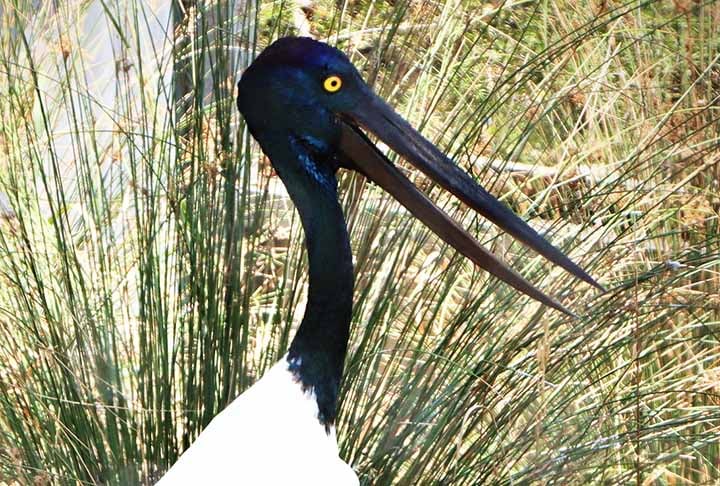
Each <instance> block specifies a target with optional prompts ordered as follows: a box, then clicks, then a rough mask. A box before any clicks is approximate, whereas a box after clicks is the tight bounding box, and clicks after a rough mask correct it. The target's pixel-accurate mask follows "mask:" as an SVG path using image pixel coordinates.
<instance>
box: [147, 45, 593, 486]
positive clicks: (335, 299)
mask: <svg viewBox="0 0 720 486" xmlns="http://www.w3.org/2000/svg"><path fill="white" fill-rule="evenodd" d="M238 91H239V94H238V98H237V105H238V109H239V110H240V112H241V113H242V115H243V116H244V118H245V121H246V122H247V126H248V128H249V130H250V133H251V134H252V135H253V136H254V137H255V139H256V140H257V141H258V142H259V143H260V146H261V147H262V150H263V151H264V152H265V154H266V155H267V156H268V157H269V159H270V161H271V163H272V165H273V167H274V168H275V170H276V172H277V173H278V175H279V176H280V179H281V180H282V181H283V183H284V184H285V186H286V188H287V191H288V193H289V194H290V197H291V198H292V200H293V202H294V204H295V206H296V207H297V210H298V213H299V214H300V219H301V221H302V225H303V228H304V230H305V237H306V244H307V251H308V260H309V272H310V274H309V289H308V302H307V308H306V311H305V315H304V317H303V319H302V322H301V324H300V327H299V329H298V331H297V334H296V335H295V337H294V339H293V341H292V344H291V345H290V349H289V350H288V353H287V355H285V356H284V357H283V358H282V359H281V360H280V362H279V363H277V364H276V365H275V366H274V367H273V368H271V369H270V371H268V372H267V373H266V374H265V375H264V376H263V377H262V378H261V379H260V380H259V381H258V382H257V383H256V384H255V385H253V386H252V387H251V388H250V389H248V390H247V391H246V392H245V393H243V394H242V395H240V396H239V397H238V398H237V399H235V401H233V402H232V403H231V404H230V405H229V406H228V407H227V408H226V409H225V410H223V411H222V412H221V413H220V414H219V415H218V416H217V417H215V418H214V419H213V421H212V422H211V423H210V424H209V425H208V426H207V428H206V429H205V430H204V431H203V432H202V434H200V436H199V437H198V438H197V440H196V441H195V442H194V443H193V444H192V446H191V447H190V448H189V449H188V450H187V451H185V453H184V454H183V455H182V456H181V457H180V459H179V460H178V462H177V463H176V464H175V465H174V466H173V467H172V468H171V469H170V471H168V473H167V474H166V475H165V476H164V477H163V479H162V480H161V481H160V483H159V484H161V485H162V486H173V485H181V484H182V485H291V484H296V485H328V486H330V485H332V486H339V485H353V484H358V479H357V476H356V475H355V473H354V472H353V470H352V468H351V467H350V466H349V465H347V464H346V463H345V462H343V461H342V460H341V459H340V457H339V456H338V449H337V442H336V439H335V428H334V422H335V415H336V403H337V397H338V390H339V388H340V382H341V379H342V372H343V361H344V359H345V353H346V349H347V345H348V337H349V331H350V318H351V310H352V298H353V265H352V255H351V251H350V240H349V237H348V232H347V229H346V225H345V219H344V217H343V212H342V208H341V206H340V204H339V202H338V195H337V179H336V173H337V171H338V169H340V168H343V169H350V170H355V171H358V172H360V173H362V174H363V175H364V176H365V177H367V178H368V179H370V180H371V181H373V182H374V183H376V184H377V185H378V186H380V187H382V188H383V189H384V190H386V191H387V192H389V193H390V194H391V195H392V196H393V197H395V198H396V199H397V200H398V201H399V202H400V203H401V204H402V205H403V206H405V207H406V208H407V209H408V210H409V211H410V212H411V213H412V214H413V215H415V216H416V217H417V218H419V219H420V220H422V221H423V222H424V223H425V224H426V225H427V226H428V227H429V228H430V229H432V230H433V232H435V233H436V234H437V235H438V236H440V237H441V238H442V239H443V240H445V241H446V242H447V243H449V244H450V245H452V246H453V247H454V248H456V249H457V250H458V251H459V252H461V253H462V254H464V255H466V256H467V257H468V258H470V259H471V260H472V261H473V262H475V264H477V265H478V266H480V267H482V268H484V269H485V270H487V271H489V272H490V273H492V274H493V275H495V276H496V277H498V278H500V279H501V280H504V281H505V282H507V283H508V284H510V285H512V286H513V287H515V288H516V289H517V290H519V291H521V292H523V293H525V294H527V295H529V296H531V297H533V298H534V299H537V300H538V301H540V302H542V303H544V304H547V305H549V306H551V307H554V308H555V309H558V310H560V311H563V312H566V313H567V312H568V311H567V310H566V309H565V308H564V307H563V306H562V305H561V304H560V303H559V302H557V301H556V300H555V299H553V298H551V297H548V296H547V295H545V294H543V293H542V292H541V291H539V290H537V289H536V288H535V287H533V286H532V285H531V284H530V283H528V282H527V281H526V280H525V279H524V278H523V277H521V276H520V275H519V274H518V273H517V272H515V271H514V270H512V269H511V268H509V267H508V266H507V265H505V264H504V263H503V262H501V261H500V260H498V259H497V258H496V257H495V256H493V254H491V253H490V252H488V251H487V250H485V249H484V248H483V247H482V246H480V245H479V244H478V243H477V242H476V241H475V240H474V239H473V237H471V236H470V235H469V234H468V233H467V232H466V231H465V230H463V229H462V228H461V227H460V226H459V225H458V224H457V223H456V222H454V221H453V220H452V219H450V218H449V217H448V216H447V215H446V214H445V213H444V212H443V211H442V210H440V209H439V208H438V207H437V206H435V205H434V204H433V203H432V202H431V201H430V200H429V199H428V198H427V197H425V196H424V195H423V194H422V193H421V192H420V191H419V190H418V189H417V188H415V186H413V185H412V184H411V183H410V181H409V180H408V179H407V178H406V177H405V176H404V175H403V174H402V173H401V172H400V171H399V170H398V169H397V168H396V167H395V166H394V165H393V164H392V163H391V162H390V161H389V160H388V159H387V158H386V157H385V156H384V155H383V153H382V152H380V151H379V150H378V149H377V148H376V147H375V145H373V144H372V143H371V142H370V140H369V139H368V137H367V136H366V135H365V132H364V131H363V130H367V131H368V132H370V133H372V134H374V135H375V136H376V137H378V138H379V139H381V140H383V141H384V142H385V143H387V145H389V146H390V147H391V148H392V149H393V150H395V151H396V152H397V153H398V154H399V155H401V156H402V157H403V158H405V159H406V160H407V161H408V162H410V163H411V164H413V165H415V166H416V167H417V168H419V169H420V170H422V171H423V172H424V173H425V174H427V176H428V177H430V178H431V179H433V180H434V181H436V182H437V183H439V184H440V185H441V186H442V187H444V188H445V189H447V190H449V191H451V192H452V193H453V194H454V195H455V196H456V197H458V198H459V199H461V200H462V201H464V202H465V203H466V204H468V205H469V206H470V207H472V208H473V209H475V210H476V211H478V212H480V213H481V214H483V215H484V216H485V217H487V218H488V219H490V220H491V221H493V222H494V223H495V224H497V225H498V226H500V227H501V228H503V229H504V230H505V231H507V232H508V233H509V234H510V235H512V236H513V237H515V238H516V239H518V240H520V241H522V242H523V243H525V244H526V245H528V246H529V247H531V248H533V249H534V250H536V251H537V252H538V253H540V254H542V255H544V256H545V257H546V258H548V259H549V260H550V261H552V262H554V263H555V264H557V265H559V266H561V267H563V268H564V269H566V270H567V271H568V272H570V273H571V274H573V275H575V276H576V277H578V278H580V279H582V280H585V281H586V282H589V283H590V284H592V285H595V286H596V287H599V288H601V287H600V285H599V284H598V283H596V282H595V281H594V280H593V279H592V278H591V277H590V276H589V275H588V274H587V273H585V272H584V271H583V270H582V269H581V268H580V267H578V266H577V265H575V264H574V263H573V262H572V261H570V259H568V258H567V257H566V256H565V255H564V254H563V253H562V252H561V251H559V250H558V249H556V248H555V247H553V246H552V245H550V244H549V243H548V242H546V241H545V240H544V239H543V238H542V237H541V236H539V235H538V234H537V233H536V232H535V231H534V230H533V229H531V228H530V227H529V226H528V225H527V224H526V223H525V222H524V221H523V220H522V219H520V218H518V217H517V216H516V215H515V214H514V213H513V212H512V211H511V210H509V209H508V208H507V207H506V206H504V205H503V204H502V203H500V202H499V201H497V199H495V198H494V197H493V196H491V195H490V194H489V193H488V192H487V191H486V190H485V189H483V188H482V187H480V186H479V185H478V184H477V183H476V182H475V181H474V180H473V179H472V178H471V177H470V176H468V175H467V174H466V173H465V172H463V171H462V170H461V169H459V168H458V167H457V166H456V165H455V164H454V163H453V162H452V161H450V160H449V159H448V158H447V157H446V156H445V155H443V153H442V152H440V150H438V149H437V148H436V147H435V146H434V145H433V144H431V143H430V142H429V141H428V140H426V139H425V138H424V137H423V136H422V135H420V134H419V133H418V132H417V131H415V130H414V129H413V128H412V127H411V126H410V125H409V124H408V123H407V122H406V121H405V120H404V119H403V118H401V117H400V116H399V115H398V114H397V113H395V111H394V110H393V109H392V108H391V107H390V106H388V105H387V104H386V103H385V102H384V101H383V100H382V99H380V98H379V97H378V96H376V95H375V94H374V93H373V92H372V90H371V89H370V88H369V87H368V85H367V84H365V82H364V81H363V80H362V78H361V76H360V74H359V73H358V71H357V70H356V69H355V67H354V66H353V65H352V63H351V62H350V61H349V60H348V58H347V57H346V56H345V55H344V54H343V53H342V52H340V51H339V50H337V49H335V48H333V47H330V46H328V45H327V44H324V43H322V42H318V41H315V40H312V39H309V38H298V37H287V38H283V39H279V40H278V41H276V42H275V43H273V44H272V45H271V46H269V47H268V48H267V49H265V50H264V51H263V52H262V53H261V54H260V55H259V56H258V57H257V59H256V60H255V61H254V62H253V63H252V64H251V65H250V67H248V68H247V70H246V71H245V72H244V73H243V75H242V78H241V79H240V82H239V84H238Z"/></svg>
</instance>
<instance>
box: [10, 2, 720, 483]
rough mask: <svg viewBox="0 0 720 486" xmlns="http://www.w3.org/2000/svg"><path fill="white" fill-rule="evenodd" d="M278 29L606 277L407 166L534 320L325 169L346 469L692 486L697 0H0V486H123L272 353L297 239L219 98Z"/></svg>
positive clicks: (715, 418)
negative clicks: (525, 286) (587, 279)
mask: <svg viewBox="0 0 720 486" xmlns="http://www.w3.org/2000/svg"><path fill="white" fill-rule="evenodd" d="M287 34H296V35H311V36H313V37H315V38H318V39H325V40H327V41H328V42H330V43H331V44H334V45H337V46H338V47H339V48H341V49H343V50H344V51H345V52H347V53H348V55H349V56H350V57H351V59H352V60H353V61H354V62H355V63H356V65H357V66H358V67H359V69H360V70H361V72H362V73H363V75H364V76H365V77H366V79H367V80H368V81H369V82H370V83H371V84H372V85H373V86H374V88H375V90H376V91H377V92H379V93H380V94H382V95H383V96H384V97H385V98H386V99H388V100H389V101H390V102H391V103H392V104H393V105H394V106H396V107H397V109H398V110H399V111H400V112H401V113H403V115H405V116H406V117H408V118H409V119H410V120H412V122H413V123H414V124H415V125H416V126H418V127H420V128H422V130H423V132H424V133H425V134H426V135H427V136H428V137H429V138H430V139H431V140H433V141H435V142H436V143H437V144H438V145H439V146H440V147H441V148H443V150H446V151H447V152H448V153H449V154H451V155H452V156H453V157H454V159H455V160H456V161H457V162H458V164H460V165H461V166H462V167H463V168H464V169H466V170H468V171H470V172H471V173H472V174H473V175H474V176H475V177H476V178H477V180H479V181H480V182H481V183H482V184H484V185H485V186H486V187H487V188H488V189H490V190H491V191H492V192H493V193H494V194H496V195H498V196H499V197H501V198H502V200H503V201H505V202H506V203H507V204H509V205H510V206H511V207H512V208H513V209H514V210H516V211H517V212H518V213H520V214H522V215H523V216H524V217H525V218H526V219H528V220H529V221H530V223H531V224H532V225H533V226H534V227H536V228H538V229H539V230H541V231H542V232H543V233H544V234H546V235H547V237H548V238H549V239H550V240H551V241H553V242H554V243H555V244H557V245H558V246H560V247H561V248H563V249H564V250H565V251H566V252H568V253H569V254H570V255H571V256H572V257H573V259H575V260H576V261H578V262H579V263H581V264H582V265H583V266H585V267H586V268H587V269H589V271H590V273H591V274H592V275H593V276H594V277H596V278H597V279H598V280H599V281H600V282H602V283H603V284H604V285H605V286H606V287H607V288H608V289H609V291H608V292H607V293H606V294H603V295H600V294H598V292H596V291H595V290H594V289H592V288H590V287H589V286H587V285H584V284H581V283H578V282H575V281H573V280H572V279H571V278H569V277H568V276H567V275H566V274H564V273H563V272H560V271H557V270H556V269H553V268H550V266H549V265H547V263H546V262H544V261H543V260H542V259H540V258H538V257H537V256H536V255H534V254H532V253H528V252H526V251H525V250H524V248H523V247H521V246H518V245H516V244H514V243H512V242H511V241H510V240H509V239H508V238H507V237H505V236H503V235H502V234H499V233H498V232H497V231H496V230H495V228H493V227H492V226H490V225H488V224H487V223H486V222H485V221H484V220H482V219H481V218H478V217H476V216H475V215H473V214H470V213H468V211H467V210H466V208H465V207H463V206H462V205H460V204H458V203H457V202H456V201H453V200H451V199H448V198H447V197H446V196H445V195H444V194H442V193H441V192H440V191H438V190H437V189H436V188H435V187H434V186H432V185H429V184H428V181H427V180H425V179H424V178H423V177H422V176H421V175H420V174H417V173H416V172H415V171H413V170H409V169H408V172H407V173H408V174H409V175H410V176H411V178H412V179H413V180H414V181H415V182H416V183H417V184H418V185H419V186H420V187H422V188H423V189H424V190H426V191H427V192H429V193H430V194H431V195H432V197H434V198H436V199H437V200H439V201H440V202H441V203H442V205H443V207H444V208H445V209H446V210H447V211H449V212H450V213H451V214H452V215H453V216H454V217H455V218H457V219H459V220H461V221H463V223H464V224H465V225H466V227H468V228H470V230H471V232H472V233H473V234H474V235H476V236H477V237H478V238H479V239H480V241H482V242H484V243H485V244H487V245H489V246H490V247H491V248H492V249H493V250H494V251H495V252H496V253H498V254H499V255H501V256H502V257H503V258H505V259H506V260H508V261H509V262H511V263H512V264H513V265H514V266H515V268H518V269H519V270H521V271H522V273H523V274H524V275H526V276H527V277H528V278H529V279H530V280H531V281H533V282H535V283H536V284H537V285H538V286H540V288H542V289H544V290H546V291H547V292H549V293H551V294H553V295H556V296H559V297H560V299H561V300H562V302H563V303H565V304H566V305H567V306H568V307H570V308H571V309H573V310H574V311H575V312H577V313H578V314H579V315H580V318H579V319H577V320H573V319H570V318H568V317H567V316H564V315H561V314H560V313H558V312H555V311H551V310H549V309H547V308H545V307H542V306H540V305H539V304H537V303H535V302H533V301H530V300H529V299H527V298H526V297H523V296H520V295H518V294H517V293H516V292H515V291H513V290H512V289H510V288H509V287H507V286H505V285H500V284H498V282H497V281H496V280H494V279H492V278H489V277H488V276H487V275H486V274H485V273H483V272H480V271H478V270H477V269H475V268H474V267H473V265H472V264H471V263H470V262H468V261H466V260H465V259H463V258H462V257H461V256H458V255H457V254H456V252H454V251H452V250H451V249H448V248H447V247H446V246H445V245H444V244H443V243H442V242H441V241H439V240H438V239H437V238H436V237H435V236H434V235H432V234H431V233H430V232H429V231H428V230H427V229H425V228H424V227H423V226H422V225H420V224H419V223H417V222H416V221H414V220H413V219H412V218H411V217H410V216H409V215H408V214H407V213H405V211H403V210H402V208H401V207H400V206H399V205H398V204H397V203H396V202H394V201H393V200H392V199H391V198H389V197H387V196H386V195H385V194H383V193H382V191H380V190H379V189H377V188H376V187H373V186H369V185H367V184H366V183H365V181H364V180H363V179H362V178H360V177H358V176H354V175H349V174H346V175H344V176H343V177H342V178H341V194H342V198H343V202H344V205H345V208H346V214H347V218H348V221H349V226H350V229H351V233H352V242H353V250H354V255H355V258H356V272H357V285H356V291H355V301H356V307H355V311H354V322H353V328H352V337H351V342H350V352H349V356H348V359H347V363H346V375H345V382H344V389H343V396H342V411H341V415H340V419H339V424H338V429H339V438H340V442H341V455H342V456H343V458H345V459H346V460H348V461H349V462H350V463H351V464H352V465H353V467H355V469H356V470H357V471H358V473H359V475H360V477H361V480H362V483H363V484H378V485H383V484H401V485H410V484H422V485H425V484H428V485H431V484H453V485H455V484H458V485H474V484H530V483H537V484H628V483H634V484H638V485H650V484H709V483H713V482H717V481H720V470H719V468H720V445H719V443H718V439H719V438H720V437H719V435H720V389H719V388H720V385H719V383H720V347H719V342H718V341H719V339H718V332H719V329H718V324H719V318H720V297H719V293H720V292H719V291H720V273H719V272H720V236H719V235H720V229H719V228H718V224H719V219H718V213H719V211H720V187H719V185H718V184H719V183H718V180H719V179H720V168H719V165H718V164H719V163H720V148H719V141H720V64H719V63H718V59H719V58H720V2H718V1H717V0H710V1H703V0H673V1H663V0H648V1H634V0H632V1H626V0H622V1H615V0H579V1H577V2H574V1H570V0H556V1H553V0H551V1H540V0H518V1H507V2H503V1H502V0H501V1H498V2H492V1H491V2H483V1H478V0H444V1H431V0H335V1H329V0H278V1H255V2H251V1H250V0H237V1H218V2H210V1H207V2H198V1H196V0H175V1H174V2H172V3H171V2H161V1H156V0H144V1H141V0H128V1H112V0H85V1H79V0H77V1H71V0H65V1H54V2H41V1H38V0H33V1H28V0H0V117H2V118H1V120H0V484H6V485H16V484H20V485H25V484H32V485H47V484H61V485H65V484H68V485H75V484H113V485H117V484H122V485H132V484H152V482H153V480H154V479H156V478H157V477H159V475H160V474H161V473H162V471H164V470H165V469H167V467H168V466H169V465H170V464H172V463H173V462H174V461H175V459H176V458H177V457H178V455H179V454H180V453H181V452H182V451H183V450H184V449H185V448H186V447H187V446H188V445H189V444H190V443H191V442H192V440H193V438H194V437H196V436H197V435H198V433H199V432H200V431H201V430H202V428H203V427H204V426H205V425H206V424H207V423H208V422H209V421H210V420H211V418H212V417H213V416H214V415H215V414H216V413H217V412H218V411H219V410H221V409H222V408H223V407H224V406H225V405H227V404H228V403H229V401H231V400H232V399H233V398H234V397H235V396H236V395H237V394H238V393H239V392H241V391H242V390H244V389H246V388H247V387H248V386H250V385H251V384H252V383H253V382H254V381H255V380H257V379H258V377H260V376H261V375H262V374H263V372H264V371H265V370H266V369H267V368H268V367H269V366H271V365H272V364H273V363H274V362H275V361H276V360H278V359H279V358H280V357H281V356H282V355H283V354H284V352H285V350H286V348H287V346H288V343H289V339H290V338H291V337H292V334H293V331H294V326H296V325H297V324H298V321H299V318H300V317H301V316H302V313H303V308H302V306H303V305H304V296H305V288H306V283H307V275H306V271H305V265H306V264H305V260H304V258H305V256H304V249H303V236H302V232H301V228H300V224H299V220H298V218H297V215H296V214H295V213H294V210H293V207H292V205H291V203H290V202H289V200H288V198H287V196H286V194H285V192H284V189H283V187H282V185H281V184H280V183H279V182H278V180H277V178H275V177H273V174H272V169H271V167H270V165H269V163H268V162H267V160H266V159H264V158H263V156H262V154H261V152H260V151H259V149H258V147H257V146H256V145H255V144H254V142H253V141H252V140H251V138H250V137H249V135H248V133H247V130H246V129H245V126H244V123H243V121H242V119H241V117H240V116H239V115H238V113H237V110H236V109H235V106H234V96H235V92H234V91H235V84H236V82H237V79H238V77H239V75H240V74H241V72H242V70H243V68H244V67H245V66H246V65H247V64H248V63H249V62H250V61H251V60H252V59H253V58H254V56H255V55H257V53H258V52H259V51H260V50H261V49H262V48H263V47H265V46H266V45H268V44H269V43H270V42H271V41H272V40H274V39H276V38H277V37H279V36H283V35H287ZM406 169H407V167H406ZM241 434H242V431H238V436H239V437H240V436H241Z"/></svg>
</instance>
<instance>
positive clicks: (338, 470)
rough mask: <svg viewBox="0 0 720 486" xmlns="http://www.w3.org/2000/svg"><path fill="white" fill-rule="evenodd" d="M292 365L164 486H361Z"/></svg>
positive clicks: (247, 398)
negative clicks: (296, 377)
mask: <svg viewBox="0 0 720 486" xmlns="http://www.w3.org/2000/svg"><path fill="white" fill-rule="evenodd" d="M317 416H318V406H317V402H316V401H315V397H314V395H313V394H312V393H305V392H303V391H302V389H301V386H300V383H298V382H297V381H295V378H294V377H293V375H292V373H291V372H290V371H289V370H288V363H287V361H286V359H285V358H283V359H282V360H280V362H279V363H277V364H276V365H275V366H273V367H272V368H271V369H270V370H269V371H268V372H267V373H266V374H265V375H264V376H263V377H262V378H261V379H260V381H258V382H257V383H255V384H254V385H253V386H252V387H250V388H249V389H248V390H247V391H245V393H243V394H242V395H240V396H239V397H238V398H236V399H235V401H233V402H232V403H231V404H230V405H229V406H228V407H227V408H225V410H223V411H222V412H221V413H220V414H218V415H217V416H216V417H215V418H214V419H213V420H212V422H210V424H209V425H208V426H207V427H206V428H205V430H204V431H203V432H202V433H201V434H200V436H199V437H198V438H197V440H195V442H194V443H193V444H192V445H191V446H190V448H189V449H188V450H186V451H185V452H184V453H183V455H182V456H181V457H180V459H179V460H178V461H177V462H176V463H175V465H173V467H172V468H171V469H170V470H169V471H168V472H167V474H166V475H165V476H164V477H163V478H162V479H161V480H160V481H159V482H158V483H157V486H185V485H187V486H190V485H192V486H200V485H203V486H204V485H212V486H224V485H227V486H230V485H233V486H235V485H249V486H251V485H263V486H264V485H268V486H274V485H306V484H307V485H318V486H346V485H347V486H351V485H353V486H355V485H357V484H359V482H358V478H357V476H356V475H355V472H354V471H353V470H352V468H351V467H350V466H349V465H347V464H346V463H345V462H343V461H342V460H341V459H340V457H339V456H338V448H337V441H336V438H335V429H334V427H333V428H332V430H331V431H330V434H328V433H327V432H326V431H325V427H324V426H322V425H321V424H320V422H319V421H318V418H317Z"/></svg>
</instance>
